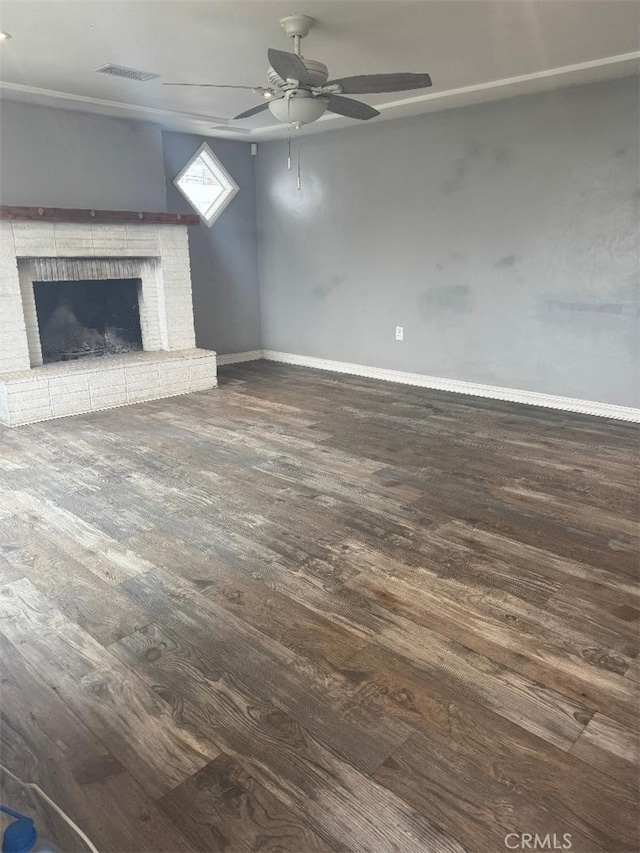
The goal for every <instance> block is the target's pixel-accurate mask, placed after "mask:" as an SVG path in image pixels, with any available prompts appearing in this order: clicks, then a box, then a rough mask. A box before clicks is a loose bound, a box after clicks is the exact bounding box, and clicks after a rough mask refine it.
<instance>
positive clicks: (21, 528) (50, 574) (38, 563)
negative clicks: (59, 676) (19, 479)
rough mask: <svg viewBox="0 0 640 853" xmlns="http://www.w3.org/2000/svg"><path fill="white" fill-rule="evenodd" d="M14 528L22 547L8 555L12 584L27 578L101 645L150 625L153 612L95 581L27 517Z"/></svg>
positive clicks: (15, 520)
mask: <svg viewBox="0 0 640 853" xmlns="http://www.w3.org/2000/svg"><path fill="white" fill-rule="evenodd" d="M11 530H12V534H13V539H12V541H13V542H15V543H19V545H18V544H16V546H15V547H14V548H12V549H11V551H10V552H9V553H8V554H7V560H8V562H9V563H10V564H11V566H12V568H13V570H14V572H13V575H14V577H13V578H8V580H10V579H18V578H21V577H27V578H29V580H31V582H32V583H33V584H34V585H35V586H36V587H37V588H38V589H39V590H40V591H41V592H42V593H43V594H44V595H45V596H47V597H48V598H49V599H51V600H52V601H54V602H55V603H56V604H57V606H58V607H59V608H60V609H61V610H62V612H63V613H64V614H65V615H66V616H68V617H69V619H70V620H71V621H72V622H75V623H77V624H78V625H79V626H80V627H81V628H82V629H83V630H85V631H86V632H87V633H88V634H91V636H92V637H94V638H95V639H96V640H98V642H99V643H102V645H108V644H109V643H111V642H113V641H114V640H117V639H118V638H119V637H123V636H124V635H125V634H130V633H131V632H132V631H135V630H136V629H137V628H141V627H142V626H143V625H146V624H147V623H148V622H150V621H151V617H150V616H149V614H148V613H146V612H145V611H144V610H143V609H142V608H140V607H136V606H135V605H134V604H132V603H131V602H130V601H129V599H128V598H127V597H126V596H124V595H123V594H122V593H121V592H120V590H118V589H117V588H115V587H113V586H112V585H110V584H108V583H107V582H106V581H104V580H103V579H102V578H100V577H96V576H95V575H94V574H93V573H92V572H91V571H89V569H86V568H85V567H84V566H83V565H82V564H81V563H79V562H78V561H77V560H75V559H74V558H72V557H70V556H69V554H67V553H66V552H65V551H63V550H62V549H61V548H59V547H58V546H57V545H55V544H53V543H52V542H50V541H49V540H48V539H47V538H46V537H45V536H43V535H42V531H39V530H37V529H34V528H33V526H32V525H30V524H28V523H27V522H26V521H25V520H24V519H19V518H17V517H16V518H14V519H13V521H12V523H11ZM61 578H64V583H61V582H60V579H61Z"/></svg>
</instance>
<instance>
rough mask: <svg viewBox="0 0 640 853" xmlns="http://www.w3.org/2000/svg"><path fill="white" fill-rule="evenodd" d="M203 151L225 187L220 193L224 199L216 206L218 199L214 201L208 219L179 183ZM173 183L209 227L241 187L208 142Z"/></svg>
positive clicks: (200, 148) (192, 157) (188, 162)
mask: <svg viewBox="0 0 640 853" xmlns="http://www.w3.org/2000/svg"><path fill="white" fill-rule="evenodd" d="M203 153H205V154H206V155H207V156H208V157H210V158H211V160H212V161H213V164H214V166H215V167H216V170H217V171H214V175H215V177H216V178H217V179H218V181H219V182H220V184H221V185H222V187H223V191H222V193H221V194H220V196H221V197H222V198H223V200H222V202H221V203H220V204H218V205H217V207H216V203H217V201H218V200H217V199H216V201H215V202H214V212H213V216H212V217H211V218H210V219H207V217H206V216H204V214H202V213H200V211H199V210H198V208H197V207H196V206H195V205H194V203H193V202H192V201H191V199H190V198H189V196H188V195H187V193H186V192H185V190H184V189H183V188H182V187H181V186H180V184H179V181H180V180H181V179H182V178H183V177H184V176H185V175H186V173H187V172H188V171H189V169H190V168H191V166H192V165H193V164H194V163H195V161H196V160H197V159H198V157H200V155H201V154H203ZM172 183H173V185H174V187H175V188H176V189H177V190H178V192H179V193H180V194H181V195H182V196H183V197H184V198H185V199H186V200H187V202H188V203H189V206H190V207H191V208H192V209H193V210H195V212H196V213H197V214H198V216H199V217H200V219H201V220H202V222H204V224H205V225H206V226H207V228H211V226H212V225H213V223H214V222H216V220H217V219H218V217H219V216H220V215H221V214H222V213H223V211H224V210H225V209H226V207H227V205H228V204H230V202H232V201H233V199H234V198H235V197H236V195H237V193H238V191H239V189H240V187H239V186H238V184H237V183H236V182H235V181H234V180H233V178H232V177H231V175H230V174H229V172H228V171H227V169H225V167H224V166H223V164H222V163H221V162H220V160H219V158H218V157H216V155H215V154H214V153H213V151H212V150H211V148H210V146H209V145H208V143H207V142H203V143H202V145H201V146H200V147H199V148H198V150H197V151H196V152H195V153H194V154H193V155H192V156H191V157H189V159H188V160H187V163H186V165H185V166H184V167H183V168H182V169H181V170H180V172H179V173H178V174H177V175H176V176H175V178H174V179H173V182H172Z"/></svg>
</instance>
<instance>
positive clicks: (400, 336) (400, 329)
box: [396, 326, 404, 341]
mask: <svg viewBox="0 0 640 853" xmlns="http://www.w3.org/2000/svg"><path fill="white" fill-rule="evenodd" d="M396 340H397V341H403V340H404V326H396Z"/></svg>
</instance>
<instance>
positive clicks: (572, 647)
mask: <svg viewBox="0 0 640 853" xmlns="http://www.w3.org/2000/svg"><path fill="white" fill-rule="evenodd" d="M347 587H348V588H349V589H353V590H356V591H357V592H359V593H361V594H364V595H366V597H367V599H368V600H369V601H372V602H375V603H376V604H377V605H379V606H380V607H381V608H382V609H384V610H389V611H390V612H392V613H394V614H399V615H401V616H403V617H405V618H406V619H408V620H409V621H410V622H414V623H416V624H417V625H422V626H425V627H428V628H429V629H431V630H434V631H436V632H437V633H438V634H439V635H440V636H443V637H446V638H448V639H450V640H452V641H454V642H456V643H460V644H462V645H463V646H465V647H466V648H468V649H473V650H474V651H476V652H478V654H481V655H484V656H485V657H487V658H489V659H490V660H492V661H495V662H499V663H501V664H503V665H504V666H506V667H508V668H509V669H510V670H512V671H514V672H518V673H520V674H521V675H523V676H526V677H527V678H532V679H534V680H535V681H536V682H538V683H540V684H543V685H545V686H547V687H549V688H550V689H552V690H555V691H557V692H559V693H561V694H563V695H565V696H570V697H572V698H573V699H575V700H576V701H577V702H580V703H583V704H584V705H586V706H588V707H590V708H597V709H599V710H601V711H607V712H609V713H610V714H612V715H613V716H615V717H616V719H620V720H621V721H622V722H625V721H626V722H627V723H628V724H629V725H636V724H637V719H638V713H637V709H638V705H639V702H640V694H639V693H638V691H637V690H635V689H634V687H633V685H631V684H630V683H629V682H627V681H625V680H624V679H623V678H622V676H623V675H624V673H625V672H626V670H627V669H628V667H629V665H630V663H631V661H632V660H633V659H632V658H631V657H629V656H625V655H623V654H622V653H620V652H613V651H611V650H610V649H606V648H598V647H597V646H594V645H593V643H592V641H590V640H589V638H587V637H584V636H581V635H580V634H578V633H577V632H574V631H570V630H567V628H566V626H564V628H563V626H562V625H559V624H558V623H556V622H555V620H553V619H552V618H547V616H546V614H545V613H542V614H540V615H539V616H537V618H536V613H535V611H534V610H533V609H532V608H529V609H527V608H525V607H523V606H521V605H520V604H518V600H517V599H515V598H513V599H511V600H509V599H507V600H506V601H502V602H500V601H499V600H495V598H494V599H493V600H492V597H491V594H485V595H484V596H483V597H477V598H474V597H469V596H467V597H466V599H465V590H464V589H463V588H460V587H457V588H456V590H452V591H451V592H450V593H449V595H448V596H446V595H445V594H444V590H445V589H446V588H447V587H446V585H440V586H438V583H437V580H434V581H433V582H430V581H429V579H426V578H425V579H424V581H423V582H422V583H411V584H410V583H407V582H406V581H404V580H402V579H400V578H390V579H387V578H382V577H375V576H371V575H367V574H363V575H358V576H357V577H356V578H354V579H352V580H351V581H349V582H348V583H347ZM456 591H457V592H458V595H457V596H456V595H455V592H456Z"/></svg>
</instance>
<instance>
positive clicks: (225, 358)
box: [216, 349, 263, 367]
mask: <svg viewBox="0 0 640 853" xmlns="http://www.w3.org/2000/svg"><path fill="white" fill-rule="evenodd" d="M260 358H263V355H262V350H261V349H252V350H245V351H244V352H228V353H227V354H226V355H219V356H218V357H217V359H216V361H217V362H218V367H219V366H220V365H221V364H238V362H240V361H257V360H258V359H260Z"/></svg>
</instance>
